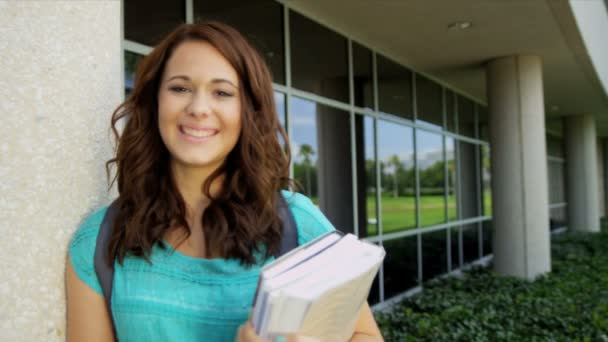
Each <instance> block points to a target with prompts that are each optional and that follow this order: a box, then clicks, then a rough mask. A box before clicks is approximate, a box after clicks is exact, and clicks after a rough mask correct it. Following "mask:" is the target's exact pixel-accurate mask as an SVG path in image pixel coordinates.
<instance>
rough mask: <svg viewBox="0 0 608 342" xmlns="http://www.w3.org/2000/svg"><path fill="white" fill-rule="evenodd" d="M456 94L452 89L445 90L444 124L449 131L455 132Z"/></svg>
mask: <svg viewBox="0 0 608 342" xmlns="http://www.w3.org/2000/svg"><path fill="white" fill-rule="evenodd" d="M455 98H456V94H454V92H453V91H451V90H448V89H446V90H445V125H446V129H447V130H448V131H450V132H454V133H455V132H456V117H457V114H456V110H455V109H456V103H455V100H454V99H455Z"/></svg>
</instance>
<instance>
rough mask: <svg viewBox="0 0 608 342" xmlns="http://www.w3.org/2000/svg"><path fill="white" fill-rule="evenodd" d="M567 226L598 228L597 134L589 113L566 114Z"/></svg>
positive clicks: (596, 229)
mask: <svg viewBox="0 0 608 342" xmlns="http://www.w3.org/2000/svg"><path fill="white" fill-rule="evenodd" d="M565 135H566V165H567V168H568V172H567V177H568V178H567V184H568V185H567V187H568V194H567V196H568V228H569V229H572V230H578V231H587V232H598V231H599V229H600V220H599V218H600V214H599V193H598V189H597V187H598V172H597V143H596V141H597V137H596V133H595V119H594V118H593V116H592V115H590V114H585V115H573V116H569V117H567V118H566V132H565Z"/></svg>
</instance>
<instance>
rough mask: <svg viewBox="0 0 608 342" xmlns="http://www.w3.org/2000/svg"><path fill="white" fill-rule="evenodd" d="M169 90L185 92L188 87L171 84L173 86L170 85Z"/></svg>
mask: <svg viewBox="0 0 608 342" xmlns="http://www.w3.org/2000/svg"><path fill="white" fill-rule="evenodd" d="M169 90H171V91H172V92H176V93H185V92H187V91H188V88H184V87H180V86H173V87H170V88H169Z"/></svg>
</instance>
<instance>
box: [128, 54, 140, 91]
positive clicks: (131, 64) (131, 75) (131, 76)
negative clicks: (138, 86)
mask: <svg viewBox="0 0 608 342" xmlns="http://www.w3.org/2000/svg"><path fill="white" fill-rule="evenodd" d="M142 59H144V56H142V55H140V54H137V53H134V52H130V51H125V96H127V95H129V94H130V93H131V91H132V90H133V88H134V87H135V72H136V71H137V65H138V64H139V62H141V60H142Z"/></svg>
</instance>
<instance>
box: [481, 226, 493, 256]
mask: <svg viewBox="0 0 608 342" xmlns="http://www.w3.org/2000/svg"><path fill="white" fill-rule="evenodd" d="M482 227H483V256H486V255H490V254H492V253H493V246H492V239H493V238H494V229H493V228H492V221H484V222H483V224H482Z"/></svg>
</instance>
